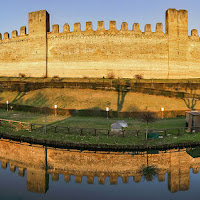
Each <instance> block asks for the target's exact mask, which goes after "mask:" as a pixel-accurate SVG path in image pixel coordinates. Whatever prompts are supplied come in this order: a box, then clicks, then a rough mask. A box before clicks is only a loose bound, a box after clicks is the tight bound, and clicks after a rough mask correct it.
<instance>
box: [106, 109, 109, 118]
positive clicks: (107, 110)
mask: <svg viewBox="0 0 200 200" xmlns="http://www.w3.org/2000/svg"><path fill="white" fill-rule="evenodd" d="M106 112H107V119H108V112H109V107H106Z"/></svg>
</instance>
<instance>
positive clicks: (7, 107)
mask: <svg viewBox="0 0 200 200" xmlns="http://www.w3.org/2000/svg"><path fill="white" fill-rule="evenodd" d="M6 104H7V112H8V104H9V102H8V100H7V101H6Z"/></svg>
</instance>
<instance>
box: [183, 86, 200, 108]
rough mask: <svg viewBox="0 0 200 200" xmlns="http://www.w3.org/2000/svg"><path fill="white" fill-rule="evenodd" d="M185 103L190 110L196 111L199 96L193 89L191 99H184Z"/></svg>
mask: <svg viewBox="0 0 200 200" xmlns="http://www.w3.org/2000/svg"><path fill="white" fill-rule="evenodd" d="M183 101H184V102H185V104H186V106H187V107H188V108H189V109H190V110H195V109H194V108H195V106H196V104H197V101H198V99H197V95H196V90H193V89H192V88H191V89H190V97H189V98H187V97H183Z"/></svg>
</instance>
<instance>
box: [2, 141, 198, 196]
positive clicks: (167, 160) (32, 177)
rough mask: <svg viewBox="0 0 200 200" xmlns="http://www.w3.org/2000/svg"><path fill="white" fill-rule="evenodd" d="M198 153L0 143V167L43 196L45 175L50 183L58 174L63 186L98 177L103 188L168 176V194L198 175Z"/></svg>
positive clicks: (181, 188) (184, 188) (30, 189)
mask: <svg viewBox="0 0 200 200" xmlns="http://www.w3.org/2000/svg"><path fill="white" fill-rule="evenodd" d="M198 152H199V155H200V150H199V151H197V150H193V149H188V150H186V149H182V150H176V149H173V150H168V151H159V152H158V151H157V152H150V151H148V152H138V153H133V152H125V153H120V152H109V153H106V152H91V151H82V152H80V151H78V150H66V149H54V148H49V147H48V148H47V147H43V146H40V145H30V144H28V143H18V142H12V141H9V140H3V139H2V140H0V161H1V167H2V168H6V167H7V165H8V164H9V166H10V170H11V171H12V172H14V171H15V170H16V168H18V175H19V176H24V173H25V170H26V173H27V184H26V185H27V190H28V191H31V192H37V193H46V192H47V190H48V188H49V174H51V175H52V180H55V181H58V180H59V174H64V179H65V181H66V182H70V177H71V175H73V176H75V182H76V183H81V182H82V177H84V176H86V177H87V183H88V184H93V182H94V177H95V176H96V177H98V182H99V184H105V179H106V177H109V178H110V184H117V181H118V178H119V177H121V178H122V181H123V183H128V181H129V180H130V177H133V180H134V181H135V182H137V183H139V182H141V180H142V178H145V179H146V180H147V181H152V180H153V177H154V176H155V177H157V179H158V181H160V182H161V181H165V177H166V176H165V174H166V173H167V174H168V180H167V181H168V189H169V191H170V192H177V191H185V190H189V187H190V169H191V168H192V170H193V173H195V174H196V173H198V172H199V167H200V158H199V157H198Z"/></svg>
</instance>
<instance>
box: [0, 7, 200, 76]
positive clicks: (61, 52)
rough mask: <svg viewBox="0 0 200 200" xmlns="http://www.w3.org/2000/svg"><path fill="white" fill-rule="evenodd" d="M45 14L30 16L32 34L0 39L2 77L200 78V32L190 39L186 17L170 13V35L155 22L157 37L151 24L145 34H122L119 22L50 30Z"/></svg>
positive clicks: (124, 28) (124, 26)
mask: <svg viewBox="0 0 200 200" xmlns="http://www.w3.org/2000/svg"><path fill="white" fill-rule="evenodd" d="M49 26H50V25H49V14H48V13H47V11H45V10H42V11H37V12H32V13H29V34H27V33H26V27H21V29H20V35H18V33H17V31H13V32H12V37H11V38H10V37H9V34H8V33H5V34H4V37H3V38H2V36H1V35H0V76H18V75H19V73H24V74H26V75H27V76H32V77H42V76H46V75H48V76H50V77H52V76H55V75H57V76H60V77H84V76H87V77H103V76H105V77H106V76H107V75H108V74H109V73H110V72H112V73H114V74H115V76H116V77H121V78H124V77H127V78H133V77H134V75H136V74H141V75H143V77H144V78H196V77H200V70H199V69H200V57H199V55H200V42H199V36H198V32H197V30H195V29H193V30H192V31H191V36H188V12H187V11H186V10H179V11H178V10H176V9H169V10H167V11H166V31H165V33H163V26H162V24H161V23H157V25H156V32H152V30H151V25H150V24H147V25H146V26H145V32H141V30H140V27H139V24H137V23H134V24H133V30H128V24H127V23H126V22H123V23H122V25H121V30H117V29H116V22H115V21H111V22H110V28H109V30H105V27H104V22H103V21H100V22H98V28H97V30H96V31H94V30H93V28H92V22H87V23H86V30H85V31H81V25H80V23H76V24H74V31H73V32H70V27H69V25H68V24H65V25H64V27H63V32H62V33H60V32H59V26H58V25H53V29H52V32H50V28H49Z"/></svg>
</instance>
